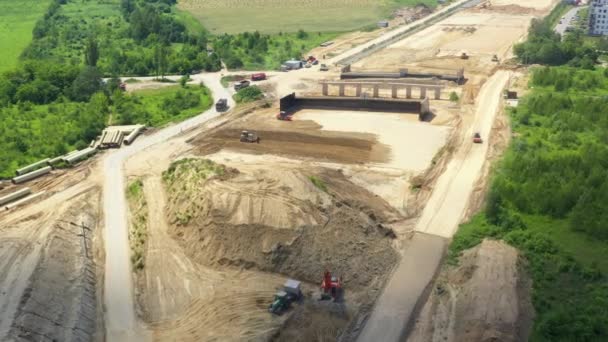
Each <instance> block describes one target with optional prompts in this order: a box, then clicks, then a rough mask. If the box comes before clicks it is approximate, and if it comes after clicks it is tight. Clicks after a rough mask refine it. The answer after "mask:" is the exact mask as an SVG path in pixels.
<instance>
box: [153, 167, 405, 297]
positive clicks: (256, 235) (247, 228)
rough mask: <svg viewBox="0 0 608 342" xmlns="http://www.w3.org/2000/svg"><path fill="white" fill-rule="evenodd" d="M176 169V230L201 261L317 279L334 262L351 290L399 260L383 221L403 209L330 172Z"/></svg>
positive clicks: (170, 186)
mask: <svg viewBox="0 0 608 342" xmlns="http://www.w3.org/2000/svg"><path fill="white" fill-rule="evenodd" d="M175 172H177V173H179V174H181V176H179V177H176V178H174V179H169V178H168V177H165V179H166V180H165V182H166V187H167V193H168V194H169V205H168V217H169V220H170V223H171V228H170V232H171V234H173V235H174V237H175V238H176V239H177V240H178V241H179V242H180V244H182V246H183V247H184V249H185V251H186V254H188V255H189V256H191V258H192V259H193V260H196V261H197V262H199V263H201V264H204V265H209V266H226V265H231V266H240V267H245V268H254V269H257V270H261V271H269V272H275V273H281V274H285V275H288V276H290V277H293V278H296V279H299V280H302V281H307V282H312V283H317V282H318V281H319V279H320V275H322V274H323V271H324V270H325V269H326V268H329V269H331V270H332V271H333V272H334V273H336V274H339V275H341V276H342V277H343V279H344V283H345V285H346V286H347V287H348V288H349V289H352V290H361V289H363V288H365V287H368V286H370V285H377V282H378V280H379V279H380V278H382V277H383V276H384V275H386V273H387V271H388V270H389V269H390V268H391V267H392V265H394V263H395V262H396V260H397V254H396V252H395V251H394V249H393V248H392V238H393V237H394V233H393V232H392V231H391V230H390V229H388V228H386V227H384V226H383V225H382V222H385V220H387V219H394V218H395V217H398V216H399V214H398V213H397V212H396V211H395V210H394V209H392V208H391V207H390V205H388V204H387V203H386V202H385V201H384V200H382V199H381V198H378V197H376V196H374V195H373V194H371V193H369V192H367V191H366V190H364V189H361V188H359V187H357V186H356V185H354V184H352V183H350V182H348V181H347V180H345V179H342V180H340V181H339V182H327V183H325V181H324V180H323V179H329V176H328V175H332V174H325V175H321V174H317V173H315V172H314V171H313V170H293V169H282V168H280V167H276V166H275V167H273V166H269V167H268V168H267V169H263V168H255V169H253V170H248V169H247V167H246V166H244V167H243V168H242V169H240V170H239V172H238V173H236V172H233V173H232V176H231V177H224V178H223V179H220V178H219V177H209V178H206V179H205V180H204V181H203V180H201V178H197V177H189V176H184V174H185V173H186V172H188V171H186V168H181V169H180V170H176V171H175ZM333 175H334V176H336V177H338V174H337V173H334V174H333ZM311 177H313V178H314V179H315V180H316V181H315V182H316V184H317V185H316V186H315V184H313V181H312V179H313V178H311ZM315 177H318V178H315ZM342 178H343V177H342ZM185 179H197V180H198V181H197V182H194V183H192V182H186V183H184V182H183V180H185ZM334 187H336V188H334ZM335 189H336V190H335ZM349 189H356V190H350V191H349ZM324 190H325V191H324ZM349 193H353V194H354V196H352V197H350V196H349ZM347 198H348V199H347ZM184 213H187V214H184ZM185 217H186V218H187V219H184V218H185Z"/></svg>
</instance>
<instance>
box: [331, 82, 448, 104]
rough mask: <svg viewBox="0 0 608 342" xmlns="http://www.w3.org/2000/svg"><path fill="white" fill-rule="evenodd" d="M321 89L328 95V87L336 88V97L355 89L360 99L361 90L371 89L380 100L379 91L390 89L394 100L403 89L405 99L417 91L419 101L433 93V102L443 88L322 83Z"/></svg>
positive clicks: (373, 95)
mask: <svg viewBox="0 0 608 342" xmlns="http://www.w3.org/2000/svg"><path fill="white" fill-rule="evenodd" d="M321 86H322V88H323V95H324V96H330V95H329V87H330V86H332V87H338V96H341V97H344V96H346V88H347V87H349V88H351V89H352V88H354V89H355V97H361V95H362V89H372V91H373V92H372V97H373V98H380V90H381V89H390V91H391V97H392V98H394V99H396V98H399V96H398V95H399V90H403V89H405V98H406V99H411V98H412V89H413V88H415V89H419V97H420V98H421V99H424V98H427V92H433V93H434V98H435V100H440V99H441V90H442V89H443V88H444V86H443V85H441V84H428V83H400V82H399V83H392V82H331V81H328V82H323V83H321Z"/></svg>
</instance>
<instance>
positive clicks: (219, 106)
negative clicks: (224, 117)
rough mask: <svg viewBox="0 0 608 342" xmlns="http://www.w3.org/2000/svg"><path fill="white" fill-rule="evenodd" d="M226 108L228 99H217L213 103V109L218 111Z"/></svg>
mask: <svg viewBox="0 0 608 342" xmlns="http://www.w3.org/2000/svg"><path fill="white" fill-rule="evenodd" d="M227 109H228V99H219V100H217V102H216V103H215V110H216V111H218V112H223V111H225V110H227Z"/></svg>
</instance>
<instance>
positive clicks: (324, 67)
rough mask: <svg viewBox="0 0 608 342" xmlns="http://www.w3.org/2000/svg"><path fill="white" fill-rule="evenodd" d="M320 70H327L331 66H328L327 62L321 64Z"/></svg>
mask: <svg viewBox="0 0 608 342" xmlns="http://www.w3.org/2000/svg"><path fill="white" fill-rule="evenodd" d="M319 70H321V71H327V70H329V67H327V65H326V64H321V67H319Z"/></svg>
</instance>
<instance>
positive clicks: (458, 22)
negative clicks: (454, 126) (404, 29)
mask: <svg viewBox="0 0 608 342" xmlns="http://www.w3.org/2000/svg"><path fill="white" fill-rule="evenodd" d="M553 3H555V1H554V0H541V1H523V2H522V1H513V0H502V1H491V5H490V6H488V5H487V4H488V2H486V3H485V4H486V5H485V6H478V7H476V8H471V9H467V10H463V11H460V12H458V13H456V14H454V15H452V16H450V17H448V18H446V19H445V20H442V21H441V22H439V23H437V24H436V25H433V26H430V27H428V28H426V29H424V30H422V31H420V32H418V33H416V34H414V35H412V36H410V37H408V38H406V39H403V40H401V41H399V42H397V43H395V44H393V45H391V46H389V47H388V48H386V49H384V50H383V51H381V52H379V53H376V54H374V55H373V56H370V57H367V58H365V59H363V60H361V61H359V62H357V63H355V64H354V65H353V67H354V68H356V69H373V70H382V69H392V70H394V69H398V68H411V69H412V70H424V71H431V72H445V71H448V70H452V71H455V70H457V69H459V68H464V69H465V76H468V77H471V76H475V75H488V74H490V73H491V72H492V70H493V69H495V68H496V66H497V63H496V62H492V60H491V59H492V56H493V55H497V56H498V58H499V60H501V61H502V60H504V59H508V58H511V57H512V52H511V47H512V46H513V44H514V43H516V42H518V41H521V40H522V39H523V38H524V37H525V35H526V33H527V30H528V27H529V25H530V20H531V19H532V18H533V17H536V16H541V15H544V14H546V13H547V11H548V9H549V8H550V6H551V5H552V4H553ZM497 37H500V39H497ZM463 52H464V53H466V54H467V55H468V56H469V58H468V59H466V60H464V59H460V55H461V53H463ZM395 66H398V67H395Z"/></svg>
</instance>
